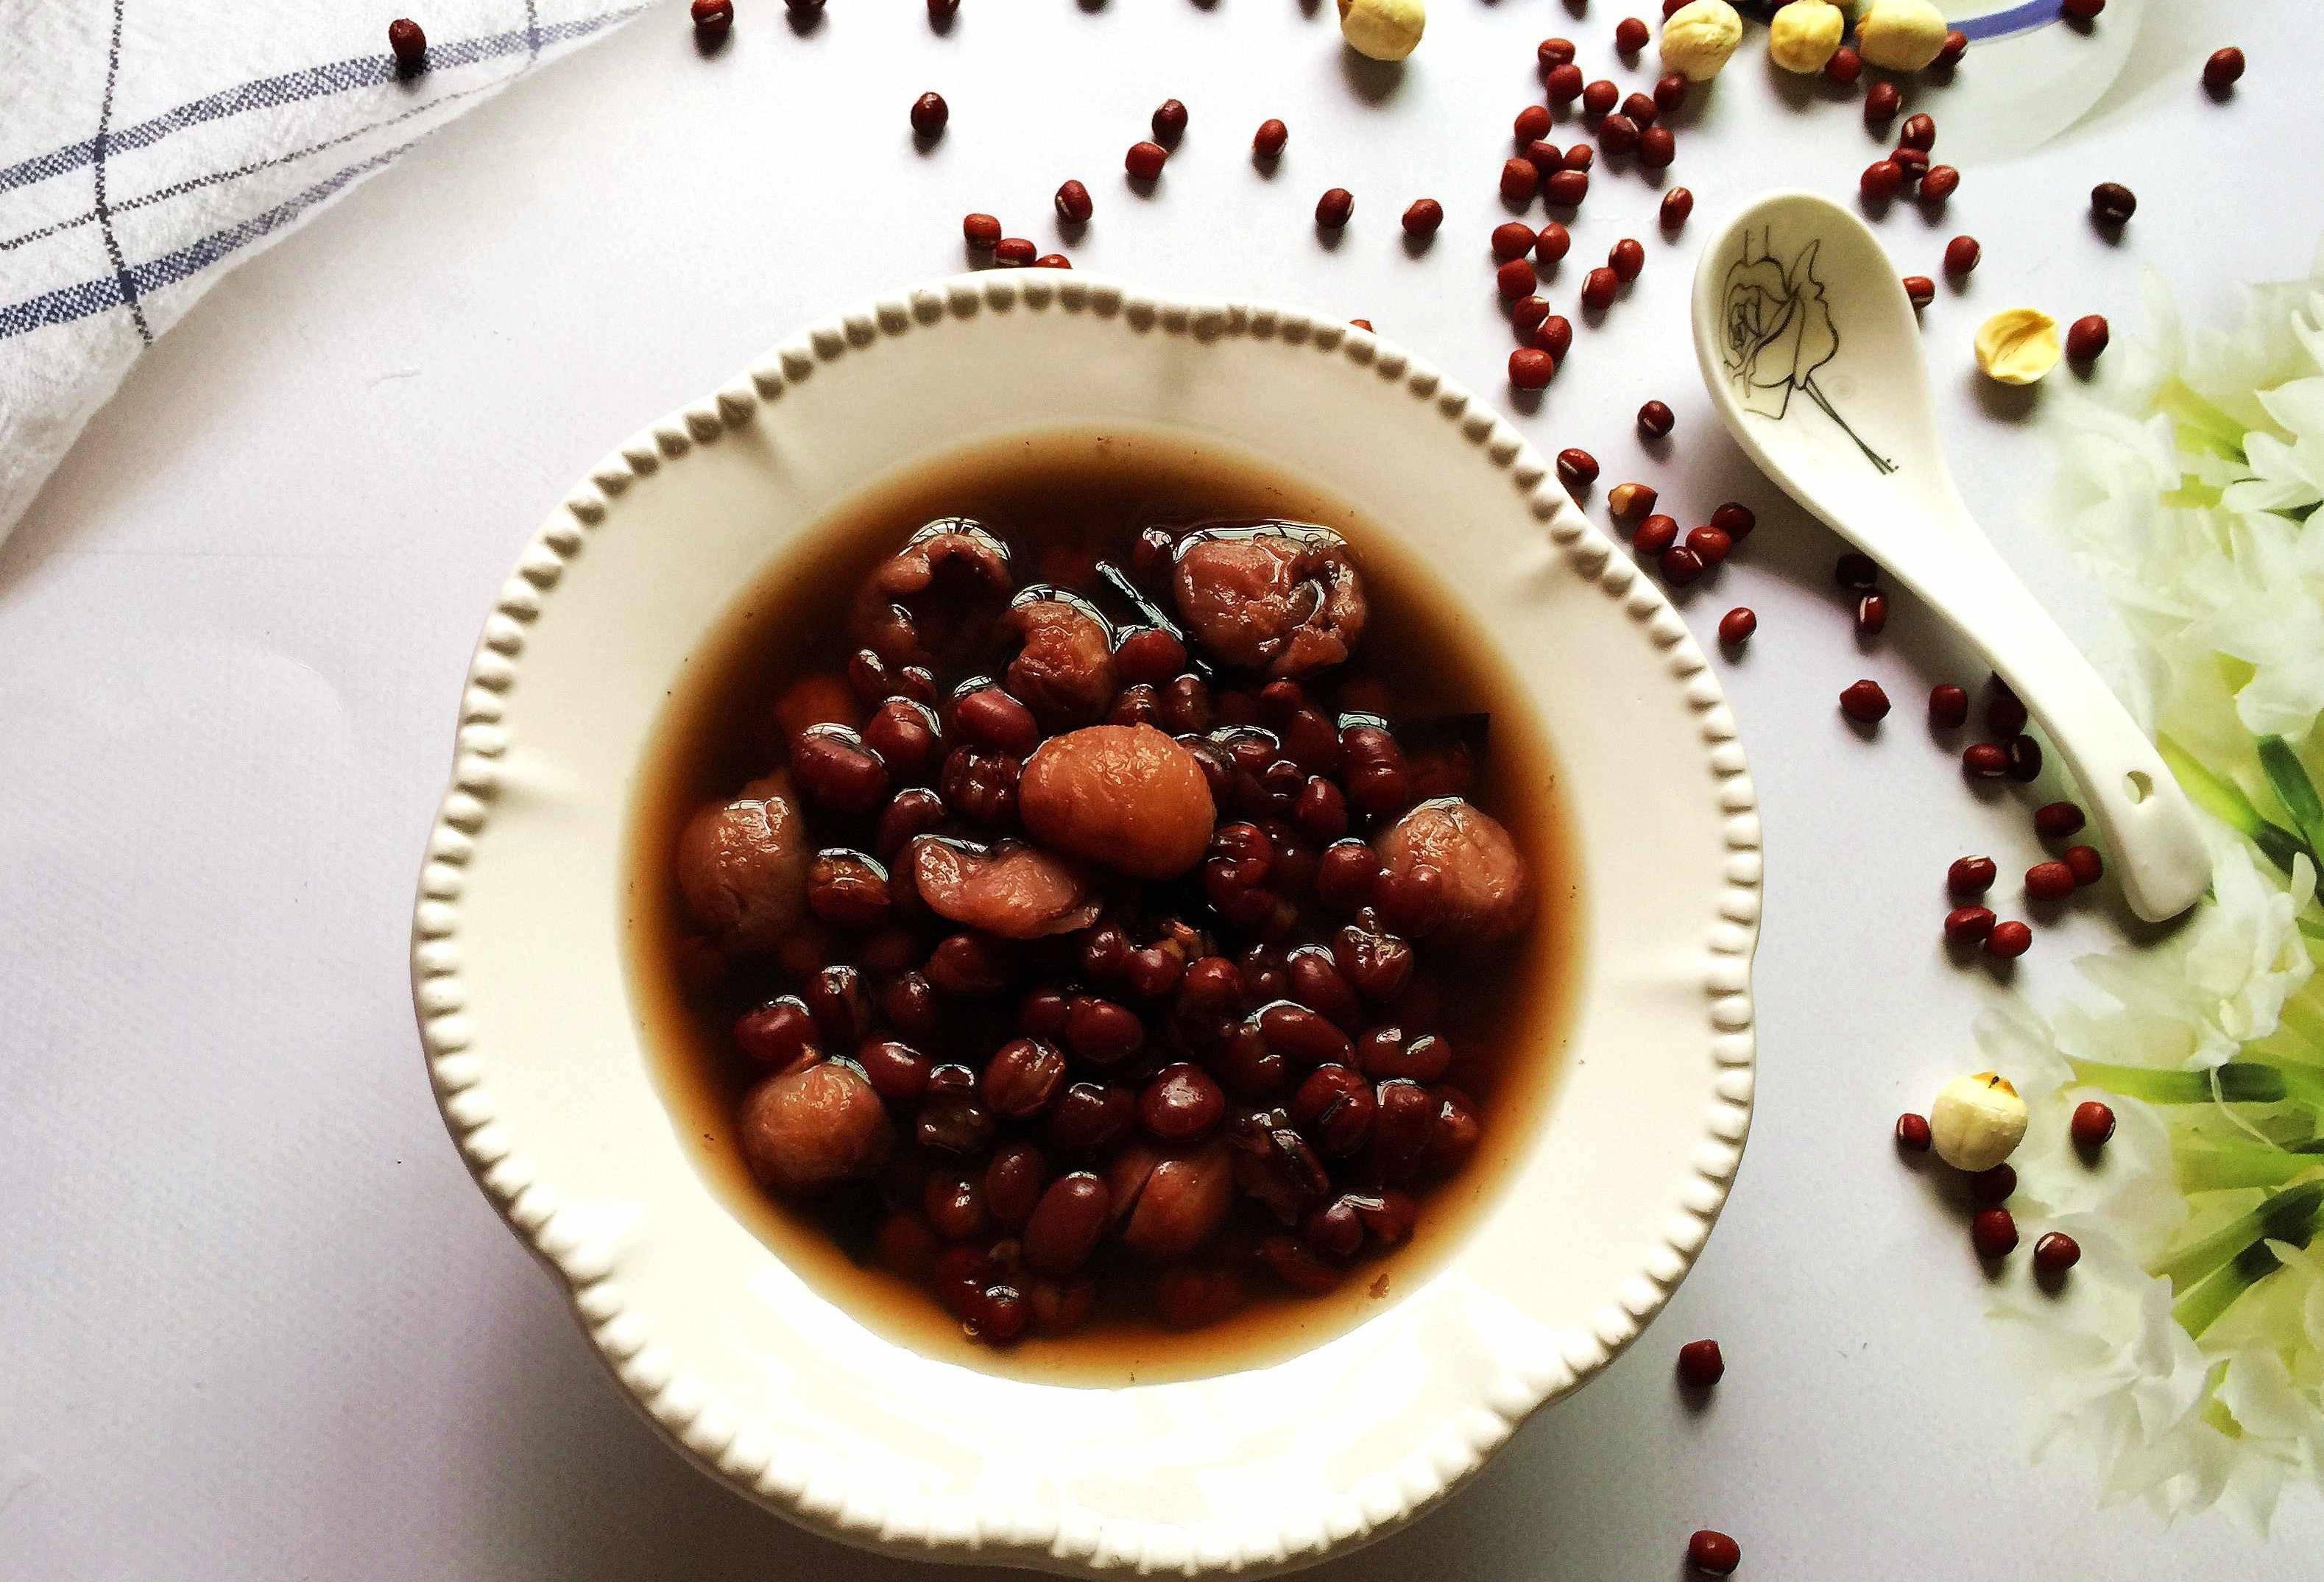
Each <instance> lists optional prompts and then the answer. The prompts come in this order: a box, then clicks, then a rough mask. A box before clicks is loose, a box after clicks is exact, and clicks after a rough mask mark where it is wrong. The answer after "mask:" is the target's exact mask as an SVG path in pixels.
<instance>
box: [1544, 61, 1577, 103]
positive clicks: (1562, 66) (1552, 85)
mask: <svg viewBox="0 0 2324 1582" xmlns="http://www.w3.org/2000/svg"><path fill="white" fill-rule="evenodd" d="M1541 80H1542V85H1543V86H1544V87H1546V88H1547V89H1548V90H1549V102H1550V103H1551V104H1553V105H1570V104H1572V102H1573V101H1574V100H1575V99H1577V98H1579V97H1582V68H1580V67H1579V66H1576V65H1575V64H1574V63H1573V62H1572V61H1571V60H1566V61H1562V62H1560V63H1559V64H1557V65H1555V66H1553V67H1551V68H1550V69H1548V70H1547V71H1545V72H1544V73H1543V74H1542V78H1541Z"/></svg>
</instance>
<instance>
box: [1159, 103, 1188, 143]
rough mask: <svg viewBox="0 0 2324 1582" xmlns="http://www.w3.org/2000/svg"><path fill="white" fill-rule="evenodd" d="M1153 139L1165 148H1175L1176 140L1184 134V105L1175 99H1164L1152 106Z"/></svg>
mask: <svg viewBox="0 0 2324 1582" xmlns="http://www.w3.org/2000/svg"><path fill="white" fill-rule="evenodd" d="M1152 124H1153V127H1154V141H1155V142H1157V143H1160V144H1162V146H1163V147H1165V148H1176V147H1177V146H1178V140H1179V139H1180V138H1182V137H1184V136H1185V135H1186V106H1184V105H1182V104H1180V103H1179V102H1178V101H1177V100H1176V99H1164V100H1163V101H1162V102H1161V103H1160V104H1158V105H1157V106H1154V120H1153V123H1152Z"/></svg>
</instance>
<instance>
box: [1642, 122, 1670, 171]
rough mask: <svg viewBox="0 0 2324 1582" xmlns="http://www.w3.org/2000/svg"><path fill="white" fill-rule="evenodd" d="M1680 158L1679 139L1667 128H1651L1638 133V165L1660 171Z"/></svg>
mask: <svg viewBox="0 0 2324 1582" xmlns="http://www.w3.org/2000/svg"><path fill="white" fill-rule="evenodd" d="M1676 158H1678V139H1677V137H1676V136H1674V134H1673V133H1672V132H1671V129H1670V128H1669V127H1667V126H1649V127H1647V128H1646V130H1645V131H1644V132H1641V133H1638V163H1639V164H1641V165H1643V166H1644V167H1646V169H1647V170H1662V169H1664V168H1665V166H1667V165H1668V164H1669V163H1670V162H1671V161H1673V160H1674V159H1676Z"/></svg>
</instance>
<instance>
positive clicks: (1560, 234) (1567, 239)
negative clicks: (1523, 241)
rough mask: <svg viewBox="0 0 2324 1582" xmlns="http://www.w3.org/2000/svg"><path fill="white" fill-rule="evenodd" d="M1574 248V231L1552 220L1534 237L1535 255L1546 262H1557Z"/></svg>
mask: <svg viewBox="0 0 2324 1582" xmlns="http://www.w3.org/2000/svg"><path fill="white" fill-rule="evenodd" d="M1572 250H1573V233H1572V232H1571V231H1569V230H1567V229H1566V228H1565V227H1564V226H1563V225H1560V224H1558V223H1557V222H1556V221H1555V220H1552V221H1550V222H1549V224H1547V225H1544V226H1543V227H1542V228H1541V230H1540V232H1539V234H1538V235H1535V237H1534V239H1533V255H1534V256H1535V258H1537V259H1539V260H1540V261H1541V262H1544V263H1555V262H1558V261H1559V260H1560V259H1562V258H1563V257H1564V256H1565V255H1566V254H1567V253H1571V252H1572Z"/></svg>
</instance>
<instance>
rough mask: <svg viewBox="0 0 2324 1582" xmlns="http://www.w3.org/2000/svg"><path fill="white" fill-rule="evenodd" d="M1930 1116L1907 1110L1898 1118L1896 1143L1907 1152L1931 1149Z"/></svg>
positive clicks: (1913, 1152) (1923, 1152) (1919, 1152)
mask: <svg viewBox="0 0 2324 1582" xmlns="http://www.w3.org/2000/svg"><path fill="white" fill-rule="evenodd" d="M1929 1143H1930V1132H1929V1118H1928V1117H1927V1116H1925V1115H1916V1114H1914V1113H1913V1112H1912V1111H1911V1110H1906V1111H1905V1112H1904V1114H1903V1115H1900V1116H1898V1117H1897V1118H1896V1145H1897V1146H1898V1147H1899V1148H1902V1149H1904V1152H1905V1153H1907V1154H1925V1153H1927V1152H1928V1151H1929Z"/></svg>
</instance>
